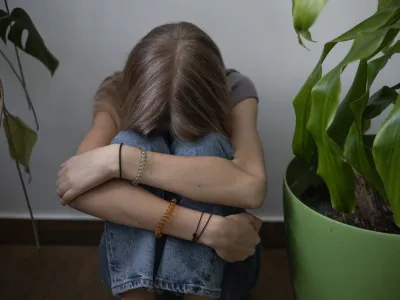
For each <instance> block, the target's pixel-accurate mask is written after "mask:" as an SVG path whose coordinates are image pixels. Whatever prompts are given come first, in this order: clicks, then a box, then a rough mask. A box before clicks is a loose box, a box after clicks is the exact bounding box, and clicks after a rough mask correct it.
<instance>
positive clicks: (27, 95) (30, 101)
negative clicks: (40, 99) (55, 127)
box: [3, 0, 39, 130]
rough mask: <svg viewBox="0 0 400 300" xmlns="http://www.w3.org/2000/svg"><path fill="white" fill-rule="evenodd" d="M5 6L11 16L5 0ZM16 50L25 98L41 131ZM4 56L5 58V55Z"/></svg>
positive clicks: (15, 48) (15, 47)
mask: <svg viewBox="0 0 400 300" xmlns="http://www.w3.org/2000/svg"><path fill="white" fill-rule="evenodd" d="M4 4H5V6H6V10H7V13H8V14H10V9H9V7H8V2H7V0H4ZM14 50H15V56H16V57H17V62H18V67H19V72H20V76H18V77H19V79H20V83H21V85H22V88H23V89H24V92H25V97H26V100H27V102H28V107H29V109H30V110H32V113H33V117H34V119H35V125H36V130H39V122H38V118H37V115H36V110H35V107H34V106H33V103H32V100H31V97H30V96H29V93H28V88H27V87H26V81H25V76H24V71H23V69H22V63H21V58H20V56H19V50H18V48H17V46H15V45H14ZM3 56H5V54H4V53H3ZM9 64H10V65H11V62H9ZM14 70H15V69H14ZM14 73H15V74H17V73H16V71H14Z"/></svg>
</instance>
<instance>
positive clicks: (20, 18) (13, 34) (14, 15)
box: [0, 7, 58, 75]
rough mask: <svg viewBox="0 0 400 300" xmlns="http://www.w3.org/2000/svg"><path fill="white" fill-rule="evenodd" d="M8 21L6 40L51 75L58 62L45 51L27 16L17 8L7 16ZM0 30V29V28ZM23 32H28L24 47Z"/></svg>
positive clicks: (44, 46) (42, 42)
mask: <svg viewBox="0 0 400 300" xmlns="http://www.w3.org/2000/svg"><path fill="white" fill-rule="evenodd" d="M9 19H10V20H11V23H9V26H10V30H9V32H8V36H7V38H8V40H10V41H11V42H13V43H14V45H15V46H17V47H18V48H20V49H21V50H23V51H25V52H26V53H27V54H29V55H32V56H33V57H35V58H36V59H38V60H39V61H41V62H42V63H43V64H44V65H45V66H46V67H47V69H48V70H49V71H50V72H51V74H52V75H53V74H54V72H55V71H56V70H57V67H58V60H57V59H56V58H55V57H54V55H53V54H51V52H50V51H49V50H48V49H47V47H46V45H45V43H44V41H43V39H42V37H41V36H40V34H39V32H38V31H37V29H36V27H35V25H34V24H33V22H32V20H31V18H30V17H29V15H28V14H27V13H26V12H25V11H24V10H23V9H22V8H19V7H17V8H15V9H13V11H12V12H11V14H10V15H9ZM0 29H2V28H1V27H0ZM5 30H7V28H6V29H5ZM25 30H26V31H28V38H27V40H26V43H25V45H22V33H23V32H24V31H25ZM0 34H5V32H4V33H3V32H1V33H0Z"/></svg>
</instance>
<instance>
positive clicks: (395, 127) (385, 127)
mask: <svg viewBox="0 0 400 300" xmlns="http://www.w3.org/2000/svg"><path fill="white" fill-rule="evenodd" d="M372 154H373V157H374V161H375V164H376V169H377V171H378V173H379V175H380V177H381V179H382V181H383V185H384V186H385V189H386V192H387V196H388V200H389V203H390V205H391V207H392V210H393V214H394V218H395V222H396V224H397V225H398V226H400V185H399V182H400V172H399V170H400V96H398V97H397V100H396V102H395V105H394V107H393V109H392V111H391V113H390V115H389V116H388V117H387V118H386V120H385V121H384V122H383V123H382V125H381V127H380V129H379V131H378V133H377V134H376V137H375V141H374V145H373V148H372Z"/></svg>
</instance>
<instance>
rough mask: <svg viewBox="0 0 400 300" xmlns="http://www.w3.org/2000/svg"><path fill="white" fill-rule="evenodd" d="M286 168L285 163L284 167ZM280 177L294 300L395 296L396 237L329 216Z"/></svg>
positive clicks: (399, 277)
mask: <svg viewBox="0 0 400 300" xmlns="http://www.w3.org/2000/svg"><path fill="white" fill-rule="evenodd" d="M288 169H290V167H289V168H288ZM291 176H292V177H293V175H291V174H289V173H287V174H286V177H285V179H284V186H283V193H284V210H285V226H286V235H287V247H288V255H289V264H290V268H291V275H292V280H293V287H294V291H295V294H296V297H297V300H399V299H400V236H399V235H393V234H385V233H377V232H372V231H368V230H363V229H359V228H356V227H352V226H348V225H345V224H342V223H339V222H336V221H334V220H331V219H329V218H327V217H325V216H323V215H321V214H319V213H317V212H315V211H314V210H312V209H310V208H309V207H307V206H306V205H304V204H303V203H302V202H301V201H300V200H299V198H298V197H297V196H296V195H295V194H294V193H293V192H292V190H291V188H290V187H289V186H292V183H291V181H292V180H293V178H291V179H290V180H289V179H288V178H290V177H291Z"/></svg>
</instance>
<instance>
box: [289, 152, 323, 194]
mask: <svg viewBox="0 0 400 300" xmlns="http://www.w3.org/2000/svg"><path fill="white" fill-rule="evenodd" d="M317 162H318V158H317V156H316V155H314V156H313V157H312V159H311V162H310V163H307V162H305V161H304V160H302V159H300V158H298V157H295V158H294V159H293V160H292V161H291V162H290V164H289V166H288V168H287V172H286V174H287V178H288V184H289V186H290V190H291V191H292V192H293V194H295V195H296V196H298V197H300V196H301V195H302V194H303V193H304V192H305V191H306V189H307V188H308V187H310V186H312V185H314V186H315V185H318V184H320V183H322V182H323V181H322V178H321V177H319V176H318V175H317Z"/></svg>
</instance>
